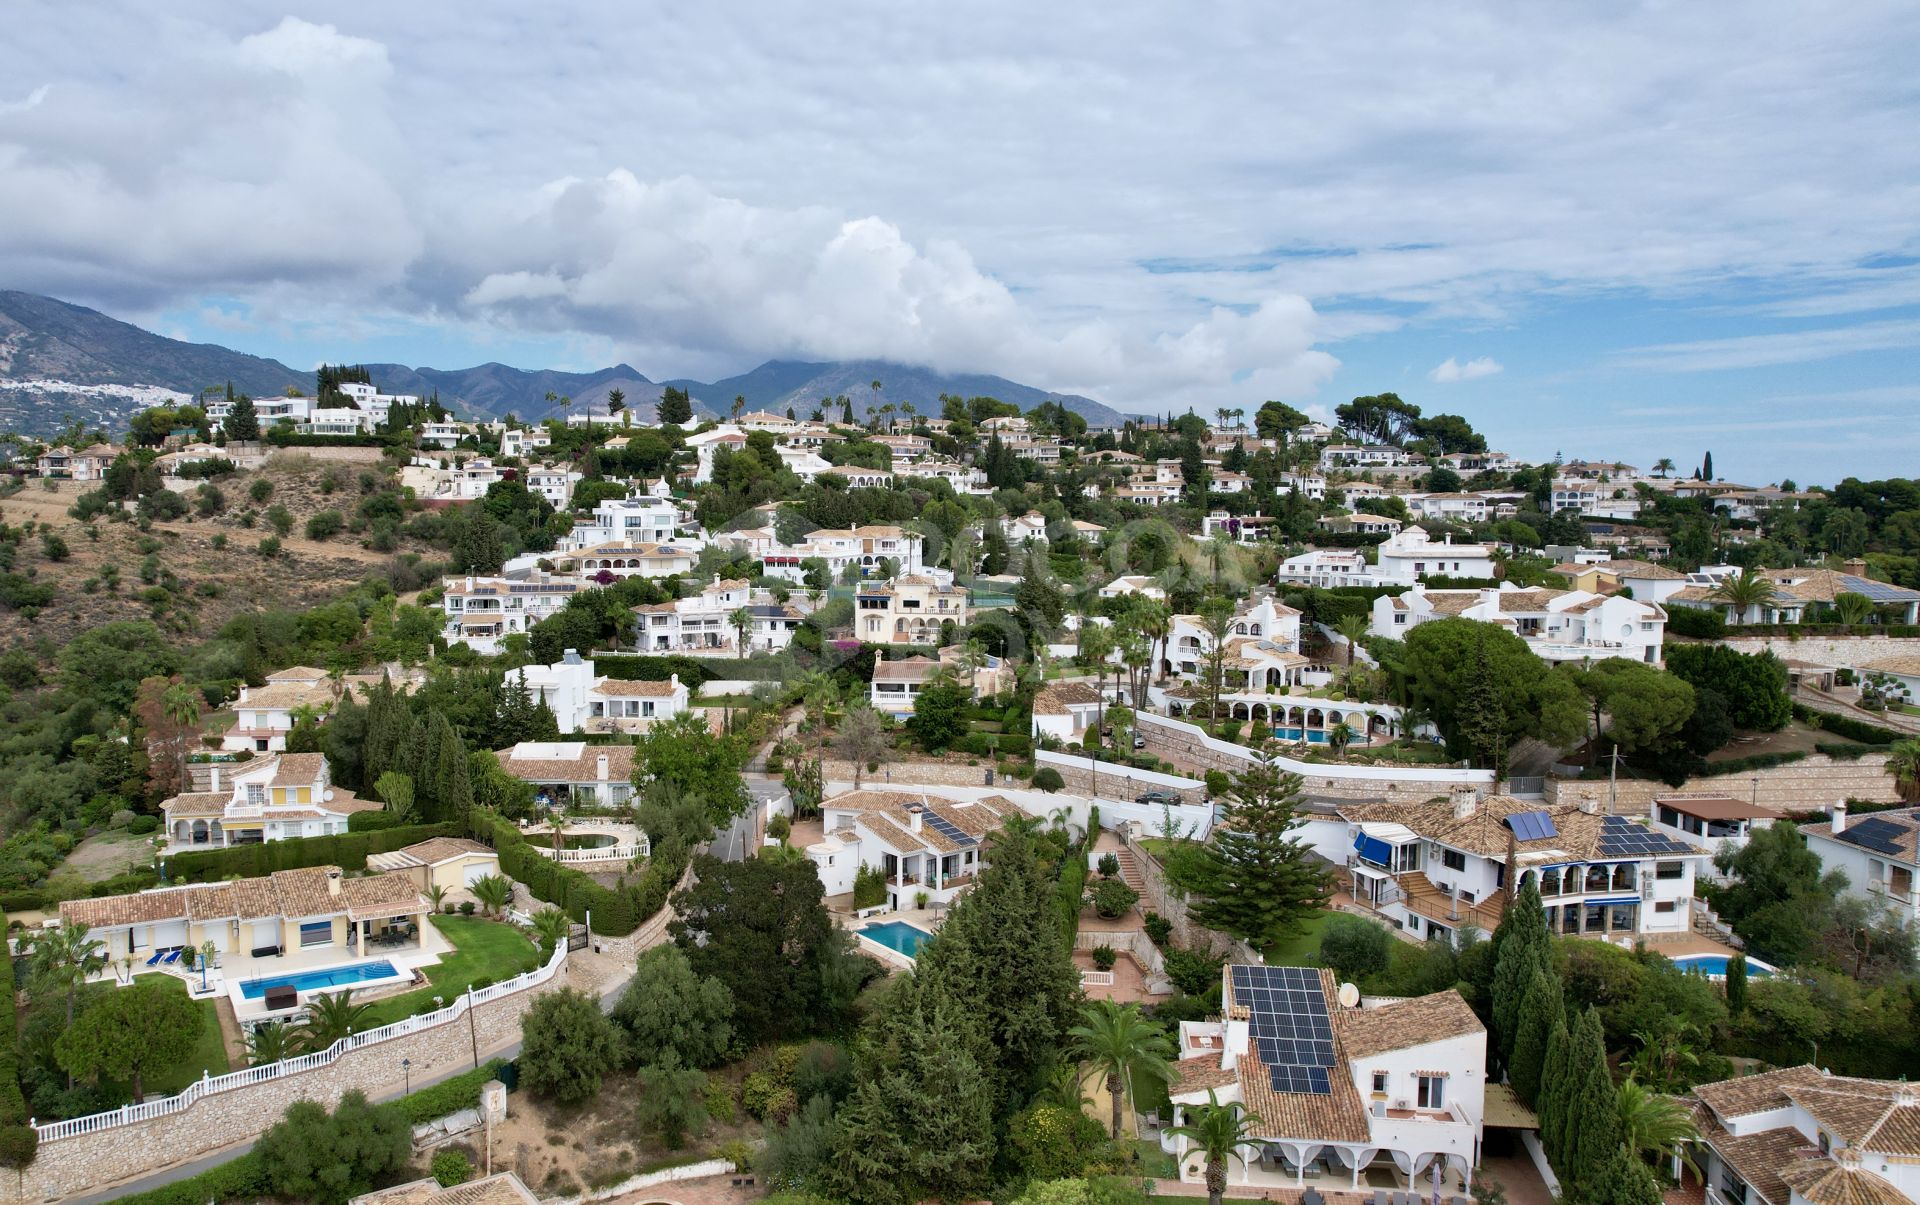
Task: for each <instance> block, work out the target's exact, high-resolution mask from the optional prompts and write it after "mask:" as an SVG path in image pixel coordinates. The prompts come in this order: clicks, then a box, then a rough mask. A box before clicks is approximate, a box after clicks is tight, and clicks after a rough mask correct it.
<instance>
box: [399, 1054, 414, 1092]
mask: <svg viewBox="0 0 1920 1205" xmlns="http://www.w3.org/2000/svg"><path fill="white" fill-rule="evenodd" d="M400 1073H401V1074H402V1075H404V1076H406V1077H407V1095H408V1096H412V1095H413V1060H412V1059H401V1060H400Z"/></svg>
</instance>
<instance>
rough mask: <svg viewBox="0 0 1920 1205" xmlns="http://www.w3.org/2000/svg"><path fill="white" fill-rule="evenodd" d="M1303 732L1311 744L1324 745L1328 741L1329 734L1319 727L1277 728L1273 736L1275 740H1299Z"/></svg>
mask: <svg viewBox="0 0 1920 1205" xmlns="http://www.w3.org/2000/svg"><path fill="white" fill-rule="evenodd" d="M1302 733H1305V734H1306V738H1307V743H1308V744H1309V745H1324V744H1326V743H1327V734H1326V733H1324V732H1322V731H1320V730H1319V729H1318V728H1314V729H1306V728H1275V729H1274V730H1273V737H1274V739H1275V740H1281V741H1297V740H1299V739H1300V736H1301V734H1302Z"/></svg>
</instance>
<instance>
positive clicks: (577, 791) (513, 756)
mask: <svg viewBox="0 0 1920 1205" xmlns="http://www.w3.org/2000/svg"><path fill="white" fill-rule="evenodd" d="M633 755H634V747H633V746H632V745H589V744H587V743H586V742H585V741H521V742H520V743H519V744H517V745H515V746H513V747H512V748H510V749H501V750H499V751H498V752H496V753H495V754H494V756H495V757H496V758H498V759H499V760H500V768H501V769H502V770H505V771H506V772H507V773H508V774H511V775H512V776H513V777H515V778H517V779H519V780H520V781H522V782H529V783H532V784H533V785H534V787H535V788H536V790H537V792H538V795H539V797H540V798H541V799H542V800H544V801H545V802H546V803H548V804H549V805H552V806H561V805H564V804H565V803H566V802H568V801H569V800H571V801H576V802H579V803H586V804H612V805H613V806H615V807H618V806H620V805H621V804H624V803H626V802H627V801H628V800H630V799H632V798H633V771H634V768H635V767H634V760H633Z"/></svg>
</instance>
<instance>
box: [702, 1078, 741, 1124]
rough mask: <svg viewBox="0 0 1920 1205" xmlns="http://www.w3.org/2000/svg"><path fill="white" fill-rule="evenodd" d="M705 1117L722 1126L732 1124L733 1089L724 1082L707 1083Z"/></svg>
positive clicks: (733, 1114)
mask: <svg viewBox="0 0 1920 1205" xmlns="http://www.w3.org/2000/svg"><path fill="white" fill-rule="evenodd" d="M707 1116H708V1117H711V1118H713V1119H714V1120H715V1121H717V1122H719V1123H720V1124H721V1125H723V1126H730V1125H732V1124H733V1120H734V1117H735V1112H734V1105H733V1089H732V1088H730V1087H728V1086H727V1083H726V1081H725V1080H717V1079H715V1080H708V1081H707Z"/></svg>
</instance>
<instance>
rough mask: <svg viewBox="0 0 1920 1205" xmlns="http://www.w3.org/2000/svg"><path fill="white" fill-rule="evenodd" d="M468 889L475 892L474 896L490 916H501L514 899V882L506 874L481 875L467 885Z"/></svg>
mask: <svg viewBox="0 0 1920 1205" xmlns="http://www.w3.org/2000/svg"><path fill="white" fill-rule="evenodd" d="M467 890H469V891H471V892H473V898H474V899H476V900H478V901H480V907H481V908H483V909H485V910H486V913H487V915H488V916H499V915H500V914H501V913H502V912H504V911H506V908H507V902H508V901H509V900H511V899H513V883H512V882H511V881H510V880H509V879H508V878H507V877H506V876H505V875H498V874H488V875H481V876H480V877H479V878H477V879H475V880H474V881H473V882H472V883H469V884H468V885H467Z"/></svg>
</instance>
